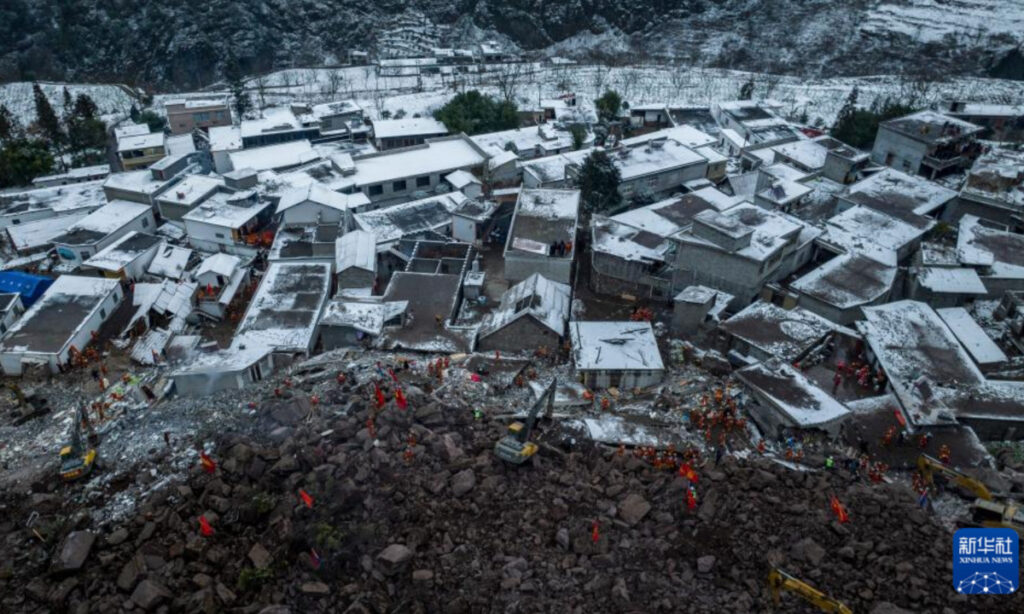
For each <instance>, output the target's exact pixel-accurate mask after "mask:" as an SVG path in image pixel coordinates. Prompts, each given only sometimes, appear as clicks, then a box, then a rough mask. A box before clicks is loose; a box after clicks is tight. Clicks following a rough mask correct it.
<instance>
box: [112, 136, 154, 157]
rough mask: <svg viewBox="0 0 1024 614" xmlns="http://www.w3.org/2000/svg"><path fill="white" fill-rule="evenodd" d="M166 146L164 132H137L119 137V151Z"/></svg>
mask: <svg viewBox="0 0 1024 614" xmlns="http://www.w3.org/2000/svg"><path fill="white" fill-rule="evenodd" d="M163 146H164V133H163V132H153V133H152V134H137V135H132V136H124V137H121V138H119V139H117V151H118V153H121V152H125V151H132V150H135V149H150V148H154V147H163Z"/></svg>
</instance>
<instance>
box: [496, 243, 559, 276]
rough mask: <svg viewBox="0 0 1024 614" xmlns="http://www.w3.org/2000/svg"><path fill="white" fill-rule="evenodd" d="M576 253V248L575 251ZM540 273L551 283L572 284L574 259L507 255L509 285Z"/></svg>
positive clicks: (506, 264) (525, 254)
mask: <svg viewBox="0 0 1024 614" xmlns="http://www.w3.org/2000/svg"><path fill="white" fill-rule="evenodd" d="M573 253H575V247H574V249H573ZM534 273H540V274H541V275H543V276H544V277H547V278H548V279H550V280H551V281H557V282H561V283H563V284H568V283H571V280H572V258H553V257H551V256H540V255H534V254H529V253H526V252H520V251H517V250H509V251H507V252H506V253H505V280H506V281H508V282H509V283H514V282H517V281H522V280H524V279H526V278H527V277H529V276H530V275H533V274H534Z"/></svg>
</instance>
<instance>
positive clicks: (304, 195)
mask: <svg viewBox="0 0 1024 614" xmlns="http://www.w3.org/2000/svg"><path fill="white" fill-rule="evenodd" d="M307 201H309V202H313V203H316V204H319V205H323V206H325V207H330V208H331V209H337V210H338V211H345V210H347V209H349V208H352V207H360V206H364V205H368V204H370V199H369V198H367V197H366V195H365V194H363V193H362V192H356V193H355V194H342V193H341V192H335V191H333V190H331V189H330V188H328V187H327V186H325V185H323V184H320V183H311V184H309V185H307V186H305V187H300V188H292V189H290V190H288V191H286V192H285V193H284V194H282V195H281V200H280V201H279V202H278V203H277V212H278V213H281V212H282V211H286V210H288V209H291V208H292V207H294V206H296V205H300V204H302V203H304V202H307Z"/></svg>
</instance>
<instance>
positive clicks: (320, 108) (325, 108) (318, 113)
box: [310, 100, 363, 119]
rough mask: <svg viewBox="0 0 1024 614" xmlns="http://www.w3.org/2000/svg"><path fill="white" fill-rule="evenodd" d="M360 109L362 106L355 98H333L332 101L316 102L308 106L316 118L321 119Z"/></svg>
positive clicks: (355, 111)
mask: <svg viewBox="0 0 1024 614" xmlns="http://www.w3.org/2000/svg"><path fill="white" fill-rule="evenodd" d="M362 110H363V109H362V107H360V106H359V105H358V104H357V103H356V101H355V100H335V101H334V102H325V103H323V104H316V105H313V106H312V107H311V108H310V112H311V113H312V114H313V117H315V118H316V119H323V118H325V117H330V116H332V115H342V114H348V113H357V112H360V111H362Z"/></svg>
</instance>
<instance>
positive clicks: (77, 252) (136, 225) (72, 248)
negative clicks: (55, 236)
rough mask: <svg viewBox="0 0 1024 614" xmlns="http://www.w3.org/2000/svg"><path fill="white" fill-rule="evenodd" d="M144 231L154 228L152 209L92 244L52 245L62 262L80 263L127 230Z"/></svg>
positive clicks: (154, 219) (150, 231) (151, 230)
mask: <svg viewBox="0 0 1024 614" xmlns="http://www.w3.org/2000/svg"><path fill="white" fill-rule="evenodd" d="M133 230H134V231H136V232H146V233H152V232H153V231H154V230H156V218H155V217H153V211H152V209H150V210H148V211H146V212H145V213H143V214H142V215H140V216H138V217H137V218H135V219H134V220H132V221H130V222H128V223H127V224H125V225H124V226H122V227H120V228H118V229H117V230H115V231H114V232H112V233H110V234H109V235H107V236H105V237H103V238H102V239H100V240H99V241H97V242H96V243H94V244H92V245H63V244H60V243H55V244H54V247H57V248H58V249H57V255H58V256H59V257H60V259H61V260H62V261H64V262H69V263H72V264H81V263H82V262H84V261H86V260H88V259H89V258H92V257H93V256H95V255H96V254H97V253H98V252H100V251H102V250H103V249H104V248H106V247H107V246H109V245H111V244H113V243H115V242H117V240H118V239H120V238H121V237H123V236H125V235H126V234H128V233H129V232H132V231H133Z"/></svg>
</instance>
